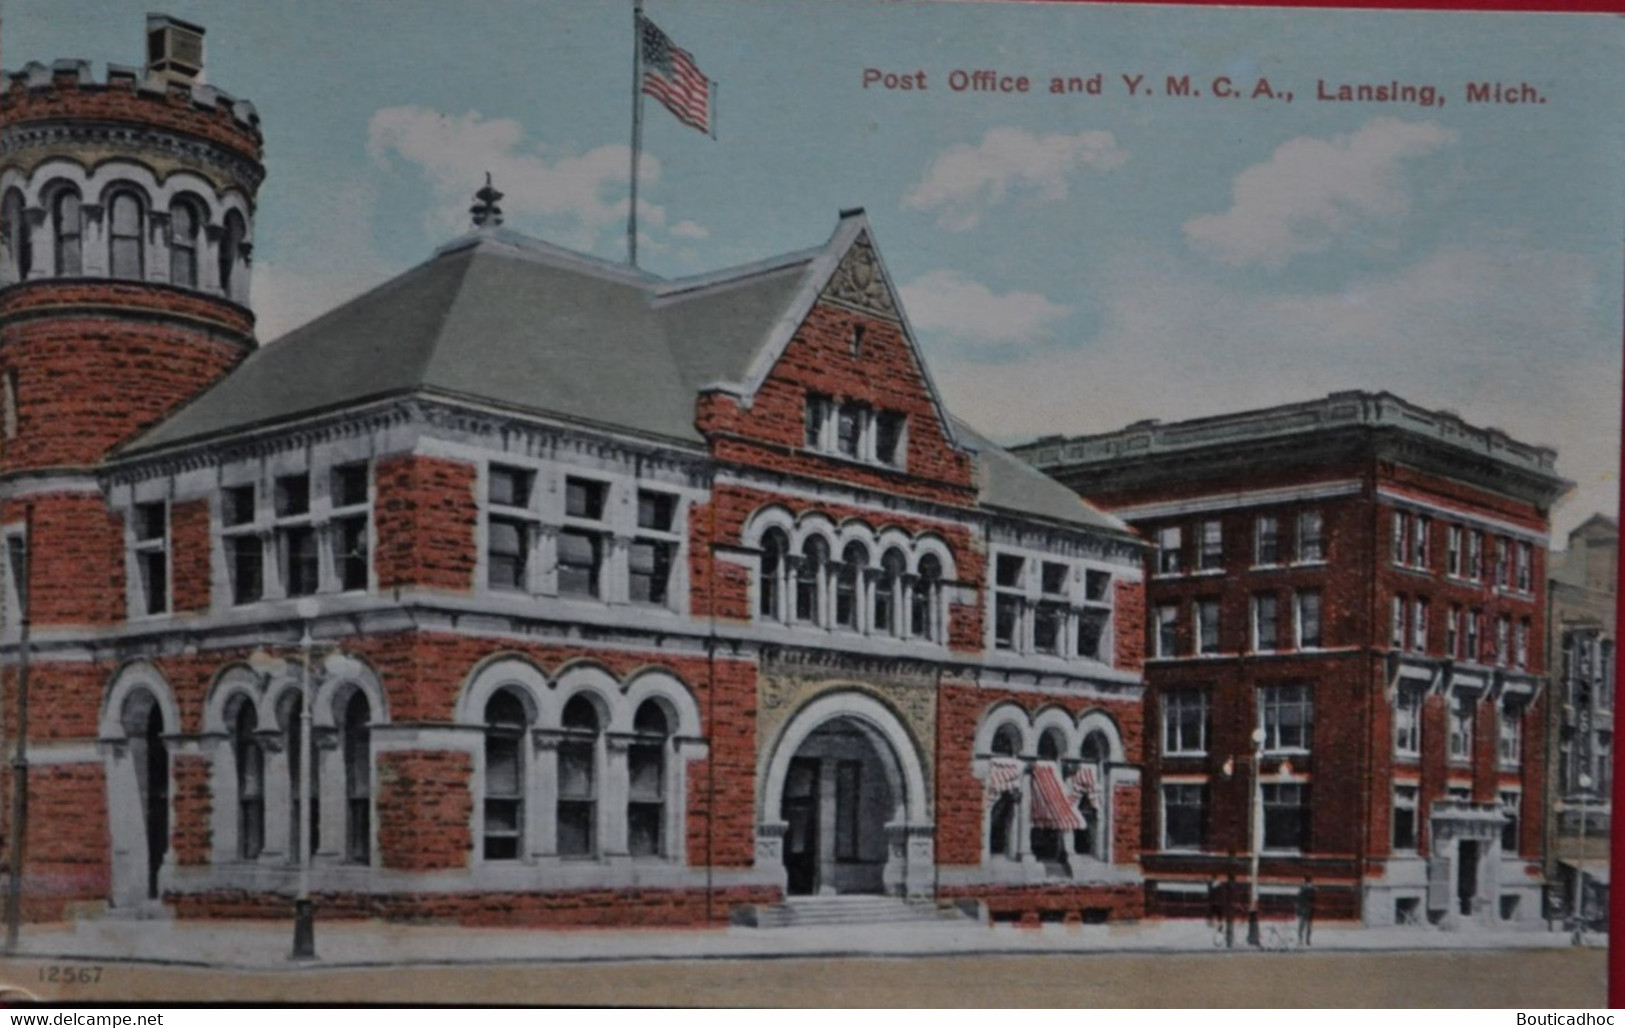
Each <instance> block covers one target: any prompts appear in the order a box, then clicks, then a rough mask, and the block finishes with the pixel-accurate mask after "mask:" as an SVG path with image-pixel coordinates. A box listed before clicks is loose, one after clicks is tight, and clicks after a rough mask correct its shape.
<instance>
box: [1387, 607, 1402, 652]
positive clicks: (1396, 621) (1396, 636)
mask: <svg viewBox="0 0 1625 1028" xmlns="http://www.w3.org/2000/svg"><path fill="white" fill-rule="evenodd" d="M1388 620H1389V632H1388V636H1389V641H1390V643H1391V644H1392V645H1393V647H1394V649H1396V650H1403V649H1404V648H1405V597H1403V596H1395V597H1394V600H1393V606H1392V614H1391V616H1390V617H1389V619H1388Z"/></svg>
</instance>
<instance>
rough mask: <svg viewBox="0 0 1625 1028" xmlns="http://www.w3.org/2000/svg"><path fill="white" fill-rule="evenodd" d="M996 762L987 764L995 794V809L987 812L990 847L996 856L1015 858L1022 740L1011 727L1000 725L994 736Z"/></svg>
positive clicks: (1019, 811)
mask: <svg viewBox="0 0 1625 1028" xmlns="http://www.w3.org/2000/svg"><path fill="white" fill-rule="evenodd" d="M992 751H993V759H992V760H990V761H989V762H988V763H989V764H991V765H993V767H992V768H990V775H995V776H996V775H1000V774H1001V773H1002V777H990V780H989V783H988V784H989V791H990V792H995V791H996V796H995V798H994V799H993V806H992V809H990V810H989V811H988V826H987V848H988V852H989V853H990V854H992V855H993V856H1002V857H1014V856H1016V855H1017V853H1016V844H1017V841H1018V836H1017V827H1018V826H1017V820H1018V818H1019V817H1020V816H1021V773H1022V770H1021V764H1020V762H1019V761H1017V759H1016V754H1018V753H1020V752H1021V737H1020V735H1019V733H1017V731H1016V729H1015V728H1013V727H1012V726H1010V725H1000V726H999V730H998V731H996V732H994V733H993V746H992Z"/></svg>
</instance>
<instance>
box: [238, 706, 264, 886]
mask: <svg viewBox="0 0 1625 1028" xmlns="http://www.w3.org/2000/svg"><path fill="white" fill-rule="evenodd" d="M258 724H259V722H258V719H257V718H256V717H255V715H254V704H253V703H251V702H249V701H248V700H247V699H244V700H242V701H240V702H239V703H238V704H237V713H236V716H234V717H233V718H232V719H231V753H232V757H233V758H234V762H235V763H236V765H237V856H238V857H239V858H241V859H243V860H255V859H258V857H259V855H260V853H261V851H263V850H264V849H265V751H264V750H263V749H261V748H260V743H259V740H258V739H256V738H255V737H254V729H255V728H256V727H258Z"/></svg>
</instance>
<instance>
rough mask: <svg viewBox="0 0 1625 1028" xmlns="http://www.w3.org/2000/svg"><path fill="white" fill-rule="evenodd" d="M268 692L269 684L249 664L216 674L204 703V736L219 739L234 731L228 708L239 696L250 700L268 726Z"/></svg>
mask: <svg viewBox="0 0 1625 1028" xmlns="http://www.w3.org/2000/svg"><path fill="white" fill-rule="evenodd" d="M265 691H266V690H265V680H264V679H263V678H261V677H260V676H259V675H258V674H257V673H256V672H255V671H254V669H253V668H250V667H249V666H248V665H247V664H244V663H241V662H237V663H232V664H227V665H226V666H225V667H223V668H221V669H220V670H219V671H217V672H215V676H214V680H213V681H212V682H210V683H209V689H208V692H207V693H206V694H205V696H204V699H203V731H204V733H205V734H210V735H218V734H222V733H225V732H229V731H230V730H231V712H230V710H229V709H228V708H230V707H232V706H233V704H234V702H235V701H236V698H237V697H239V696H244V697H247V700H248V702H250V703H252V704H253V705H254V711H255V714H256V715H257V716H258V719H259V722H260V724H262V725H263V724H265V723H266V719H267V711H266V710H265V706H264V700H265Z"/></svg>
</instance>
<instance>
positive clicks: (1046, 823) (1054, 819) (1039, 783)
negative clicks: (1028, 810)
mask: <svg viewBox="0 0 1625 1028" xmlns="http://www.w3.org/2000/svg"><path fill="white" fill-rule="evenodd" d="M1033 827H1034V828H1059V829H1061V830H1062V831H1074V832H1075V831H1082V830H1083V829H1084V828H1087V827H1088V825H1086V824H1084V821H1083V815H1082V814H1079V813H1078V808H1077V807H1075V806H1073V805H1072V800H1071V799H1069V798H1068V797H1067V794H1066V789H1065V788H1063V787H1062V785H1061V772H1060V769H1059V768H1057V767H1056V766H1055V765H1054V764H1049V763H1039V764H1034V765H1033Z"/></svg>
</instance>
